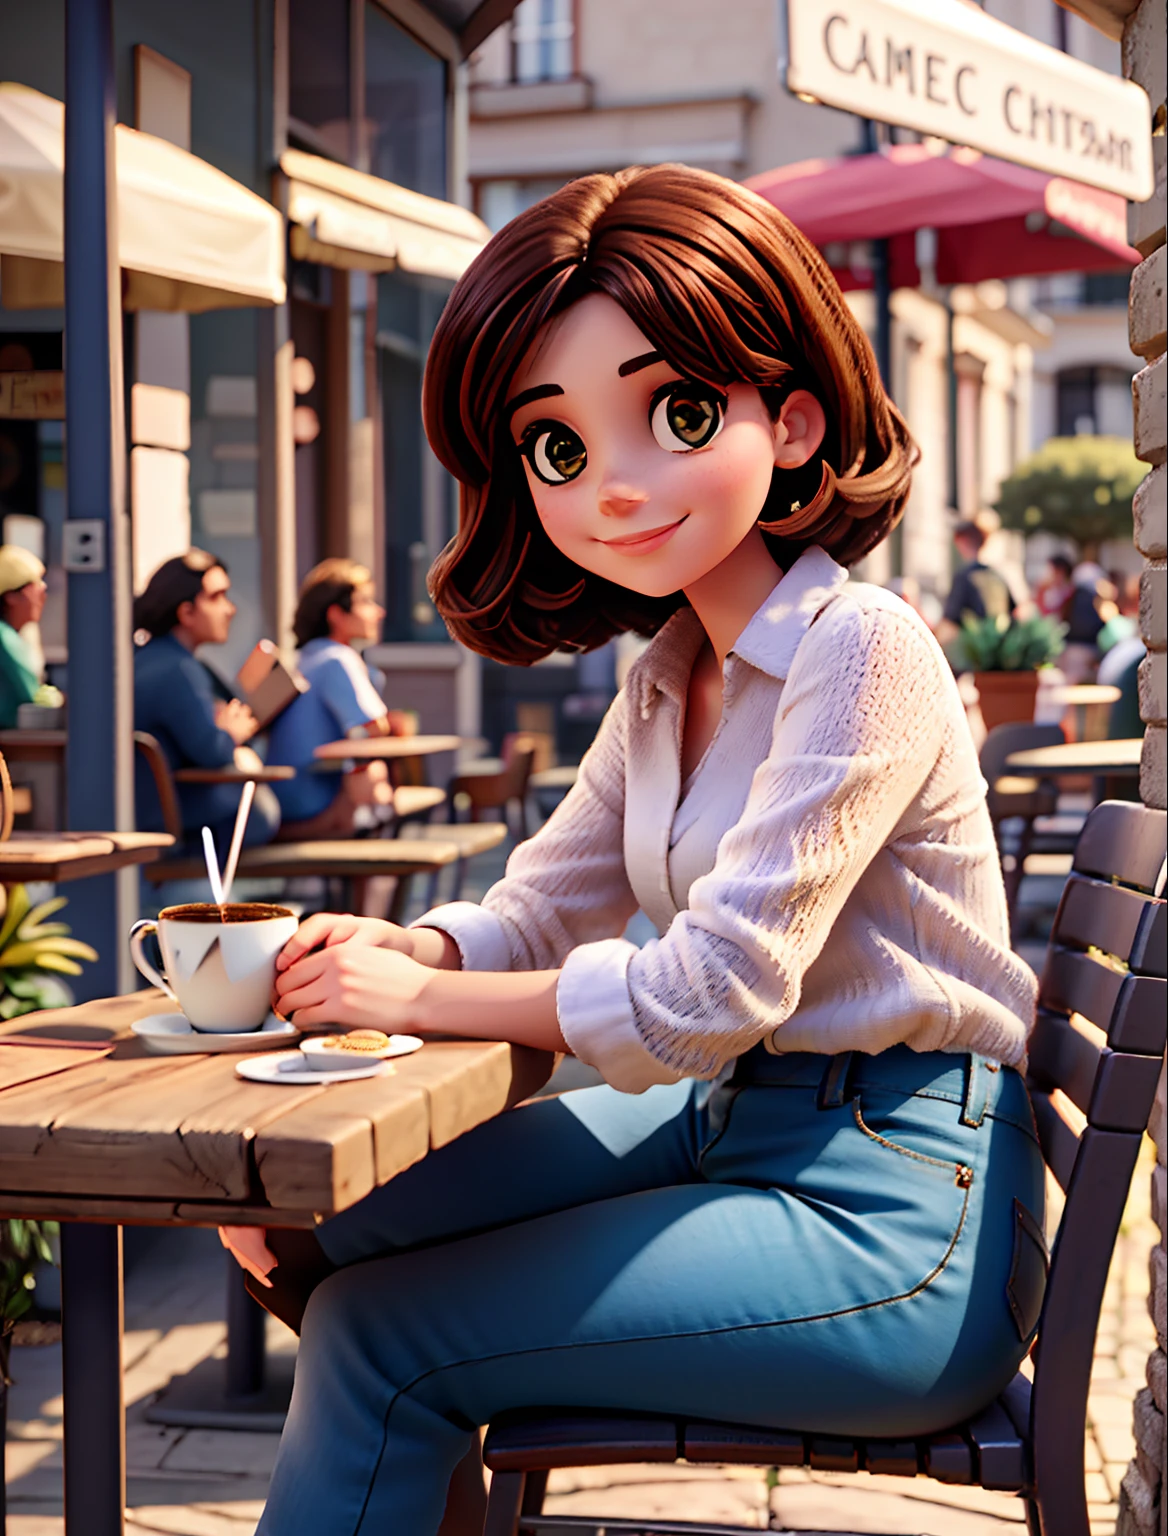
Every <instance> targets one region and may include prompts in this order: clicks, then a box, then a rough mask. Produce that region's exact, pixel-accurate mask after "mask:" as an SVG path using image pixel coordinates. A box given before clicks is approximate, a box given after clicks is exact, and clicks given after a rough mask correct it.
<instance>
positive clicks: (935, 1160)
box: [852, 1097, 973, 1189]
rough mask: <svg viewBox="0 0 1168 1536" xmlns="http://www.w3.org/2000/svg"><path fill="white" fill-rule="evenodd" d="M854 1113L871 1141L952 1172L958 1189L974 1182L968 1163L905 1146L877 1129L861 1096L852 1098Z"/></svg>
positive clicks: (902, 1154)
mask: <svg viewBox="0 0 1168 1536" xmlns="http://www.w3.org/2000/svg"><path fill="white" fill-rule="evenodd" d="M852 1114H853V1116H854V1118H855V1121H856V1126H857V1128H858V1129H859V1130H861V1131H862V1132H863V1133H864V1135H865V1136H867V1138H868V1139H869V1141H873V1142H875V1143H877V1145H878V1146H881V1147H884V1148H885V1150H886V1151H889V1152H895V1153H896V1154H897V1155H898V1156H900V1157H903V1158H908V1159H910V1160H911V1161H913V1162H917V1163H922V1164H924V1165H926V1166H928V1167H931V1168H936V1169H939V1170H941V1171H943V1172H951V1173H952V1175H953V1182H954V1183H955V1184H956V1186H957V1188H958V1189H968V1188H969V1186H970V1185H971V1184H972V1183H973V1169H972V1168H970V1167H969V1166H968V1165H967V1164H965V1163H962V1162H959V1161H958V1160H957V1159H956V1158H948V1157H934V1156H932V1155H931V1154H930V1153H927V1152H922V1151H919V1150H918V1149H916V1148H914V1147H908V1146H904V1145H902V1144H901V1143H900V1142H899V1141H893V1140H891V1139H890V1138H889V1137H888V1136H884V1135H882V1134H881V1133H880V1131H878V1130H875V1129H874V1128H873V1127H872V1126H871V1125H869V1124H868V1122H867V1120H865V1118H864V1112H863V1108H862V1107H861V1101H860V1099H859V1097H857V1098H854V1099H853V1100H852Z"/></svg>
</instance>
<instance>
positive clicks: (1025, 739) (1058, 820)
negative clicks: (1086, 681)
mask: <svg viewBox="0 0 1168 1536" xmlns="http://www.w3.org/2000/svg"><path fill="white" fill-rule="evenodd" d="M1065 739H1066V738H1065V736H1064V735H1063V730H1062V727H1061V726H1059V725H1031V724H1014V725H996V726H994V728H993V730H992V731H990V732H989V734H988V735H987V736H986V739H985V741H984V742H983V743H982V748H981V751H980V752H979V753H978V765H979V766H980V768H981V772H982V777H983V778H984V779H985V781H986V785H987V796H986V799H987V803H988V806H989V812H990V820H991V821H992V823H993V827H994V837H995V839H996V841H997V845H998V856H999V858H1000V859H1001V861H1002V876H1003V879H1004V881H1005V886H1006V907H1007V910H1008V911H1009V914H1010V923H1011V927H1013V925H1014V923H1015V918H1016V912H1017V906H1018V893H1019V890H1020V888H1021V885H1022V877H1023V875H1024V874H1025V873H1026V860H1027V859H1028V858H1029V857H1030V855H1031V854H1040V853H1041V854H1070V853H1072V852H1073V851H1074V847H1075V839H1076V838H1077V837H1078V835H1079V833H1080V832H1081V831H1082V828H1083V822H1084V819H1085V817H1084V815H1083V813H1079V812H1075V813H1070V814H1066V813H1060V812H1059V791H1058V787H1057V785H1056V784H1055V783H1054V782H1053V780H1051V779H1042V778H1032V777H1030V776H1021V775H1018V774H1008V773H1007V772H1006V771H1005V765H1006V759H1007V758H1008V757H1010V756H1011V754H1012V753H1014V752H1025V751H1028V750H1030V749H1032V748H1037V747H1053V746H1056V745H1061V743H1062V742H1063V741H1065Z"/></svg>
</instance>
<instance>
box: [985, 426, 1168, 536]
mask: <svg viewBox="0 0 1168 1536" xmlns="http://www.w3.org/2000/svg"><path fill="white" fill-rule="evenodd" d="M1146 469H1147V465H1145V464H1141V463H1140V461H1139V460H1138V459H1137V458H1136V456H1135V452H1134V450H1133V448H1132V445H1131V443H1130V442H1129V441H1128V440H1127V439H1126V438H1123V437H1090V436H1086V435H1084V436H1082V437H1052V438H1050V439H1049V440H1048V441H1047V442H1045V443H1043V445H1042V447H1041V448H1040V449H1039V450H1038V452H1037V453H1035V454H1032V455H1031V456H1030V458H1028V459H1026V460H1024V461H1023V462H1022V463H1021V464H1019V465H1018V467H1017V468H1016V469H1015V470H1014V472H1013V474H1011V475H1009V476H1008V477H1007V478H1006V479H1005V480H1003V481H1002V485H1001V490H1000V491H999V494H998V500H997V503H996V506H997V510H998V513H999V515H1000V516H1001V519H1002V527H1003V528H1012V529H1016V530H1017V531H1018V532H1020V533H1026V534H1029V533H1052V534H1055V535H1056V536H1057V537H1059V538H1065V539H1072V540H1073V541H1074V542H1075V543H1076V544H1077V545H1078V546H1079V549H1080V551H1081V553H1082V556H1083V558H1084V559H1085V560H1095V559H1097V558H1098V555H1099V546H1100V544H1102V543H1104V541H1105V540H1107V539H1128V540H1130V539H1131V531H1132V497H1133V496H1134V495H1135V490H1136V487H1137V486H1138V485H1139V483H1140V481H1141V480H1142V479H1143V477H1144V473H1145V471H1146Z"/></svg>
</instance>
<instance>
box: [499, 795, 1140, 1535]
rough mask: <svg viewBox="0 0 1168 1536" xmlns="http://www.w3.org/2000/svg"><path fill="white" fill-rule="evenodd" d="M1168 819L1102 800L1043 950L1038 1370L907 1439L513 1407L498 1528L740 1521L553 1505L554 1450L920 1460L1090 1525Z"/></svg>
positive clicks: (937, 1471) (823, 1466)
mask: <svg viewBox="0 0 1168 1536" xmlns="http://www.w3.org/2000/svg"><path fill="white" fill-rule="evenodd" d="M1165 824H1166V817H1165V813H1164V812H1163V811H1154V810H1149V809H1147V808H1146V807H1144V806H1141V805H1134V804H1131V803H1121V802H1114V801H1108V802H1105V803H1104V804H1103V805H1100V806H1097V807H1096V809H1095V810H1094V811H1092V812H1091V814H1090V816H1089V817H1088V818H1087V822H1086V825H1085V826H1084V828H1083V831H1082V834H1081V836H1080V838H1079V840H1078V844H1077V846H1076V849H1075V858H1074V868H1073V872H1072V874H1071V876H1070V878H1069V880H1068V881H1067V884H1066V888H1065V890H1064V892H1063V898H1062V901H1061V903H1060V905H1059V910H1058V914H1057V917H1056V919H1055V925H1054V931H1053V934H1052V937H1051V941H1050V946H1049V948H1048V950H1047V956H1046V964H1045V968H1044V970H1043V976H1042V984H1041V988H1040V994H1039V1009H1038V1022H1037V1025H1036V1027H1035V1030H1034V1034H1033V1036H1032V1038H1031V1042H1030V1071H1029V1078H1028V1081H1029V1084H1030V1088H1031V1094H1032V1099H1033V1103H1034V1112H1035V1120H1036V1123H1037V1128H1038V1136H1039V1141H1040V1143H1041V1145H1042V1151H1043V1156H1044V1158H1045V1160H1046V1164H1047V1167H1048V1168H1049V1170H1050V1172H1051V1173H1052V1174H1053V1176H1054V1177H1055V1179H1056V1180H1057V1181H1058V1183H1059V1185H1060V1186H1061V1187H1062V1189H1063V1190H1064V1191H1065V1193H1066V1200H1065V1203H1064V1206H1063V1210H1062V1215H1061V1218H1060V1219H1059V1221H1058V1223H1057V1236H1056V1237H1055V1241H1054V1251H1053V1257H1052V1260H1051V1265H1050V1272H1049V1279H1048V1283H1047V1289H1046V1297H1045V1301H1044V1303H1043V1308H1042V1315H1041V1319H1040V1324H1039V1330H1038V1337H1037V1341H1036V1343H1035V1346H1034V1348H1033V1350H1032V1352H1031V1353H1032V1358H1033V1359H1034V1371H1033V1380H1031V1377H1030V1376H1029V1375H1028V1374H1027V1373H1025V1372H1019V1373H1018V1375H1017V1376H1016V1377H1015V1378H1014V1381H1013V1382H1012V1383H1011V1385H1010V1386H1009V1387H1008V1388H1007V1390H1006V1391H1005V1392H1004V1393H1003V1394H1002V1396H1001V1397H1000V1398H999V1399H998V1400H997V1401H995V1402H992V1403H987V1404H986V1406H985V1408H984V1409H983V1410H982V1412H981V1413H979V1414H977V1415H975V1416H974V1417H973V1418H971V1419H970V1420H968V1421H967V1422H966V1423H963V1424H953V1425H938V1426H937V1429H936V1432H935V1433H933V1434H930V1435H926V1436H922V1437H921V1438H919V1439H915V1440H905V1441H886V1440H877V1439H866V1440H848V1439H843V1438H840V1437H836V1436H828V1435H820V1434H815V1433H808V1432H805V1431H803V1430H801V1429H800V1428H799V1426H798V1425H790V1426H782V1427H777V1426H776V1427H774V1428H771V1427H767V1426H761V1425H757V1424H718V1423H702V1422H695V1421H692V1420H678V1419H672V1418H669V1417H666V1416H660V1417H656V1418H653V1417H649V1416H646V1415H632V1414H621V1413H618V1412H613V1413H609V1414H599V1413H596V1412H593V1411H581V1412H573V1411H572V1410H571V1409H566V1408H555V1409H553V1408H548V1409H546V1410H535V1411H523V1412H520V1413H515V1414H509V1415H505V1416H503V1417H501V1418H499V1419H497V1420H496V1421H495V1422H493V1423H492V1424H491V1426H490V1428H489V1430H488V1433H487V1437H486V1442H485V1445H484V1460H485V1461H486V1464H487V1466H488V1467H490V1468H491V1470H492V1472H493V1474H494V1477H493V1480H492V1483H491V1493H490V1503H489V1508H488V1514H487V1526H486V1536H520V1533H522V1536H534V1533H536V1532H538V1533H539V1536H551V1533H553V1532H557V1531H559V1532H568V1531H576V1532H578V1533H579V1532H580V1531H581V1530H585V1531H587V1530H589V1529H590V1528H594V1527H595V1526H596V1525H598V1524H599V1525H601V1526H602V1527H603V1529H604V1530H605V1531H606V1532H608V1533H609V1536H616V1533H617V1532H621V1531H624V1532H630V1533H631V1532H636V1533H638V1536H641V1533H644V1536H650V1533H653V1532H661V1533H664V1532H673V1533H676V1536H680V1533H684V1532H686V1531H687V1530H688V1531H690V1532H692V1533H693V1536H698V1533H704V1536H715V1533H716V1532H718V1531H719V1530H720V1529H726V1528H724V1527H718V1526H712V1525H701V1526H688V1527H687V1526H686V1525H683V1524H678V1523H676V1522H675V1523H672V1524H668V1525H662V1524H659V1523H655V1522H653V1521H651V1520H643V1519H637V1520H632V1521H622V1520H614V1519H610V1518H609V1517H607V1516H605V1517H604V1519H603V1520H601V1521H590V1520H587V1519H581V1518H579V1517H577V1518H576V1519H574V1520H573V1519H568V1518H557V1517H554V1516H549V1515H544V1514H542V1513H541V1510H542V1507H543V1498H544V1490H545V1486H546V1482H547V1475H548V1471H549V1469H551V1468H553V1467H575V1466H604V1465H612V1464H616V1463H622V1462H645V1461H676V1460H685V1461H689V1462H697V1463H703V1462H705V1463H710V1462H719V1463H726V1462H731V1463H740V1464H742V1463H745V1464H749V1465H752V1466H762V1467H772V1466H774V1467H784V1466H787V1467H791V1466H806V1467H812V1468H816V1469H819V1470H822V1471H831V1472H856V1471H861V1470H867V1471H869V1472H881V1473H885V1474H892V1475H894V1476H903V1477H916V1476H918V1475H919V1474H921V1473H923V1474H925V1475H926V1476H929V1477H932V1478H935V1479H937V1480H938V1481H939V1482H948V1483H965V1484H974V1485H980V1486H981V1487H982V1488H992V1489H1002V1490H1006V1491H1009V1492H1014V1493H1017V1494H1018V1495H1019V1496H1020V1497H1021V1498H1022V1499H1023V1501H1024V1505H1025V1510H1026V1522H1027V1530H1028V1531H1029V1532H1030V1533H1031V1536H1089V1532H1090V1523H1089V1520H1088V1513H1087V1495H1086V1486H1085V1471H1084V1454H1083V1445H1084V1428H1085V1423H1086V1413H1087V1392H1088V1388H1089V1386H1090V1380H1091V1360H1092V1354H1093V1348H1094V1341H1095V1332H1096V1329H1097V1327H1098V1322H1099V1310H1100V1306H1101V1304H1102V1300H1103V1291H1104V1286H1105V1284H1106V1281H1107V1271H1108V1267H1109V1265H1110V1262H1111V1253H1112V1249H1113V1247H1114V1245H1115V1239H1116V1234H1117V1233H1118V1231H1119V1223H1120V1218H1121V1216H1122V1215H1123V1208H1124V1204H1125V1202H1126V1199H1127V1193H1128V1189H1129V1186H1130V1184H1131V1178H1132V1173H1133V1171H1134V1169H1135V1165H1136V1158H1137V1156H1138V1153H1139V1147H1140V1141H1141V1139H1142V1137H1143V1134H1144V1130H1145V1127H1146V1126H1147V1123H1148V1116H1149V1114H1150V1112H1151V1108H1152V1101H1153V1098H1154V1095H1155V1091H1156V1082H1157V1079H1158V1077H1159V1074H1160V1068H1161V1062H1162V1059H1163V1055H1164V1046H1165V1035H1166V1032H1168V995H1166V983H1165V980H1164V977H1165V961H1166V951H1168V921H1166V917H1168V911H1166V905H1165V902H1164V900H1163V899H1162V896H1161V894H1160V893H1161V892H1162V890H1163V883H1164V840H1165Z"/></svg>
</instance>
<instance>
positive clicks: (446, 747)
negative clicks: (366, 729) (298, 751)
mask: <svg viewBox="0 0 1168 1536" xmlns="http://www.w3.org/2000/svg"><path fill="white" fill-rule="evenodd" d="M462 745H463V739H462V737H461V736H357V737H354V738H353V739H352V740H348V739H346V740H344V741H326V742H325V743H324V744H323V745H322V746H319V747H317V749H316V751H315V753H314V754H313V756H314V757H317V758H319V759H320V761H321V762H325V763H336V762H345V761H350V760H351V761H353V762H362V763H367V762H371V761H372V760H373V759H375V758H377V759H380V760H381V761H382V762H387V761H389V760H391V759H393V758H400V757H435V756H437V755H438V754H439V753H442V752H457V750H458V748H459V747H461V746H462Z"/></svg>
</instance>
